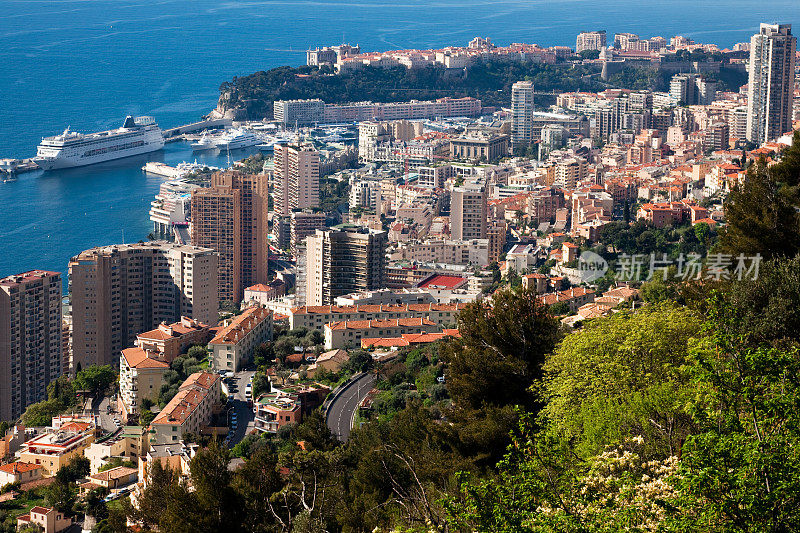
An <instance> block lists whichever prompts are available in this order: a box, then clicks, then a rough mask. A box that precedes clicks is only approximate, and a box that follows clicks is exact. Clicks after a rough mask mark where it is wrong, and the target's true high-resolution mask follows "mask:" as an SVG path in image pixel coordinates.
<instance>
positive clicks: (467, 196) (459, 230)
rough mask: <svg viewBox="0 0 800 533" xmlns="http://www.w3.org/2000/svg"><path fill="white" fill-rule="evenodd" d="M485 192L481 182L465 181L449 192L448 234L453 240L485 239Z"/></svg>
mask: <svg viewBox="0 0 800 533" xmlns="http://www.w3.org/2000/svg"><path fill="white" fill-rule="evenodd" d="M486 216H487V192H486V187H484V185H483V184H481V183H477V182H471V183H466V184H464V185H463V186H461V187H455V188H453V191H452V192H451V193H450V236H451V237H452V238H453V239H454V240H469V239H485V238H486V227H487V222H486Z"/></svg>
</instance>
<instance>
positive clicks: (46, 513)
mask: <svg viewBox="0 0 800 533" xmlns="http://www.w3.org/2000/svg"><path fill="white" fill-rule="evenodd" d="M73 520H74V518H73V517H72V516H67V515H66V514H64V513H62V512H61V511H59V510H57V509H55V508H54V507H41V506H39V505H37V506H35V507H31V510H30V511H29V512H28V513H26V514H23V515H20V516H18V517H17V529H20V530H22V529H27V528H29V527H34V528H36V529H38V530H39V531H42V532H43V533H60V532H61V531H65V530H67V529H69V528H70V527H72V522H73Z"/></svg>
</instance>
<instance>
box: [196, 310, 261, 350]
mask: <svg viewBox="0 0 800 533" xmlns="http://www.w3.org/2000/svg"><path fill="white" fill-rule="evenodd" d="M270 316H271V311H269V310H268V309H264V308H263V307H249V308H247V309H245V311H244V312H243V313H242V314H241V315H239V316H237V317H236V318H234V319H233V321H232V322H231V323H230V324H229V325H228V326H226V327H225V328H223V329H221V330H220V331H219V332H217V335H216V336H215V337H214V338H213V339H211V341H210V342H209V344H236V343H238V342H239V341H241V340H242V339H243V338H244V337H245V336H246V335H247V334H248V333H250V332H251V331H252V330H253V329H254V328H255V327H256V326H257V325H258V324H260V323H261V322H263V321H264V320H266V319H267V318H269V317H270Z"/></svg>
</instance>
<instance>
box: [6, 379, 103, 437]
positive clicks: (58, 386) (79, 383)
mask: <svg viewBox="0 0 800 533" xmlns="http://www.w3.org/2000/svg"><path fill="white" fill-rule="evenodd" d="M116 380H117V374H116V372H115V371H114V369H113V368H111V367H110V366H94V365H93V366H89V367H86V368H85V369H83V370H80V371H78V374H77V376H76V377H75V379H74V380H72V381H70V380H69V379H68V378H67V377H66V376H60V377H59V378H58V379H56V380H54V381H52V382H50V384H49V385H48V386H47V399H46V400H44V401H41V402H39V403H35V404H32V405H29V406H28V408H27V409H26V410H25V412H24V413H23V414H22V421H23V422H24V423H25V425H27V426H48V425H50V422H51V420H52V418H53V417H54V416H57V415H60V414H62V413H65V412H68V411H71V410H72V409H73V408H75V407H76V406H77V404H78V398H77V393H78V391H86V392H87V393H88V394H89V395H90V396H98V395H102V394H104V393H105V392H106V391H107V390H108V388H109V387H110V386H111V385H112V384H114V383H115V382H116Z"/></svg>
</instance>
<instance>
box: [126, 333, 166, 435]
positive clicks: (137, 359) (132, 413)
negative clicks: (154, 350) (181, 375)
mask: <svg viewBox="0 0 800 533" xmlns="http://www.w3.org/2000/svg"><path fill="white" fill-rule="evenodd" d="M168 370H169V363H166V362H164V361H160V360H158V359H156V358H154V357H150V354H148V352H147V351H145V350H143V349H142V348H139V347H135V348H126V349H124V350H122V357H120V359H119V395H118V396H117V407H118V409H119V411H120V412H121V413H122V418H123V422H125V423H126V424H128V423H133V422H135V421H136V420H137V419H138V417H139V413H140V407H141V405H142V401H143V400H145V399H147V400H150V401H152V402H155V401H156V400H157V399H158V394H159V393H160V392H161V385H162V384H163V382H164V374H166V373H167V371H168Z"/></svg>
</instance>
